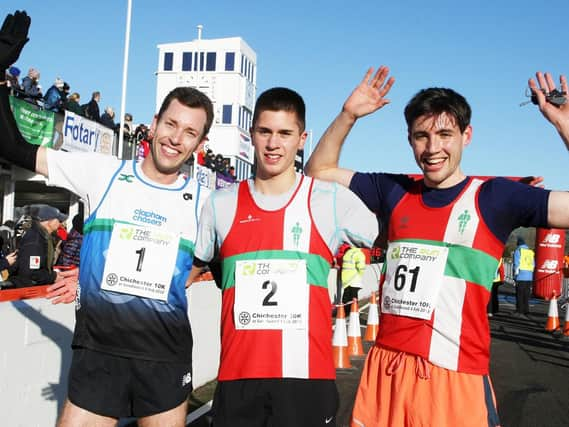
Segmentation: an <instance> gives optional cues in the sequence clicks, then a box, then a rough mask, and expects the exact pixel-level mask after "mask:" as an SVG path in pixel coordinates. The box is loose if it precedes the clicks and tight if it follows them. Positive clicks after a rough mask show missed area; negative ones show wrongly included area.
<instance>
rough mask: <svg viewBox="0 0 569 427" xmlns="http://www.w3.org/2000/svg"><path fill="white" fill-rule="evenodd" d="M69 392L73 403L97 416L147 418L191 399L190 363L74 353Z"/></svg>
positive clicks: (89, 351)
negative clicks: (189, 397)
mask: <svg viewBox="0 0 569 427" xmlns="http://www.w3.org/2000/svg"><path fill="white" fill-rule="evenodd" d="M68 388H69V389H68V396H69V400H70V401H71V403H73V404H74V405H76V406H79V407H80V408H82V409H85V410H87V411H90V412H93V413H95V414H98V415H103V416H106V417H113V418H120V417H136V418H140V417H147V416H150V415H155V414H159V413H161V412H165V411H168V410H170V409H173V408H175V407H177V406H179V405H180V404H181V403H183V402H184V401H185V400H186V399H187V398H188V396H189V394H190V392H191V391H192V371H191V362H188V363H171V362H154V361H149V360H140V359H130V358H125V357H120V356H113V355H110V354H106V353H100V352H97V351H92V350H87V349H84V348H80V349H74V350H73V359H72V361H71V369H70V371H69V387H68Z"/></svg>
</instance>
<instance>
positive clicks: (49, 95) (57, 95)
mask: <svg viewBox="0 0 569 427" xmlns="http://www.w3.org/2000/svg"><path fill="white" fill-rule="evenodd" d="M61 93H62V92H61V91H60V90H59V89H58V88H57V87H56V86H55V85H53V86H51V87H50V88H49V89H48V90H47V92H46V94H45V96H44V97H43V99H44V104H43V106H44V108H45V109H46V110H49V111H53V112H55V113H59V112H60V111H61V110H62V109H63V97H62V96H61Z"/></svg>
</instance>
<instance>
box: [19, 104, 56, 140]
mask: <svg viewBox="0 0 569 427" xmlns="http://www.w3.org/2000/svg"><path fill="white" fill-rule="evenodd" d="M10 105H11V107H12V110H13V114H14V119H15V120H16V124H17V125H18V129H19V130H20V133H21V134H22V136H23V137H24V139H25V140H26V141H28V142H29V143H30V144H33V145H43V146H45V147H51V146H52V145H53V135H54V126H55V114H54V113H52V112H51V111H44V110H39V109H38V108H37V107H36V106H34V105H32V104H30V103H29V102H26V101H22V100H21V99H17V98H14V97H13V96H11V97H10Z"/></svg>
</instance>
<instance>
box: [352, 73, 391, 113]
mask: <svg viewBox="0 0 569 427" xmlns="http://www.w3.org/2000/svg"><path fill="white" fill-rule="evenodd" d="M372 74H373V68H369V69H368V70H367V73H366V75H365V77H364V78H363V80H362V81H361V82H360V84H359V85H358V86H357V87H356V88H355V89H354V91H353V92H352V94H351V95H350V96H349V97H348V99H347V100H346V102H345V103H344V107H343V111H344V112H345V113H348V114H350V115H351V116H352V117H353V118H354V119H359V118H360V117H363V116H366V115H368V114H371V113H373V112H374V111H377V110H379V109H380V108H381V107H383V106H385V105H387V104H389V102H390V101H389V99H387V98H385V96H386V95H387V94H388V93H389V90H390V89H391V86H393V83H395V78H394V77H389V78H388V74H389V68H388V67H386V66H383V65H382V66H380V67H379V68H378V69H377V71H376V73H375V74H374V75H373V77H372Z"/></svg>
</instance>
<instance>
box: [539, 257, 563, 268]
mask: <svg viewBox="0 0 569 427" xmlns="http://www.w3.org/2000/svg"><path fill="white" fill-rule="evenodd" d="M558 265H559V261H557V260H556V259H546V260H545V261H544V262H543V264H542V265H541V270H557V266H558Z"/></svg>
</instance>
